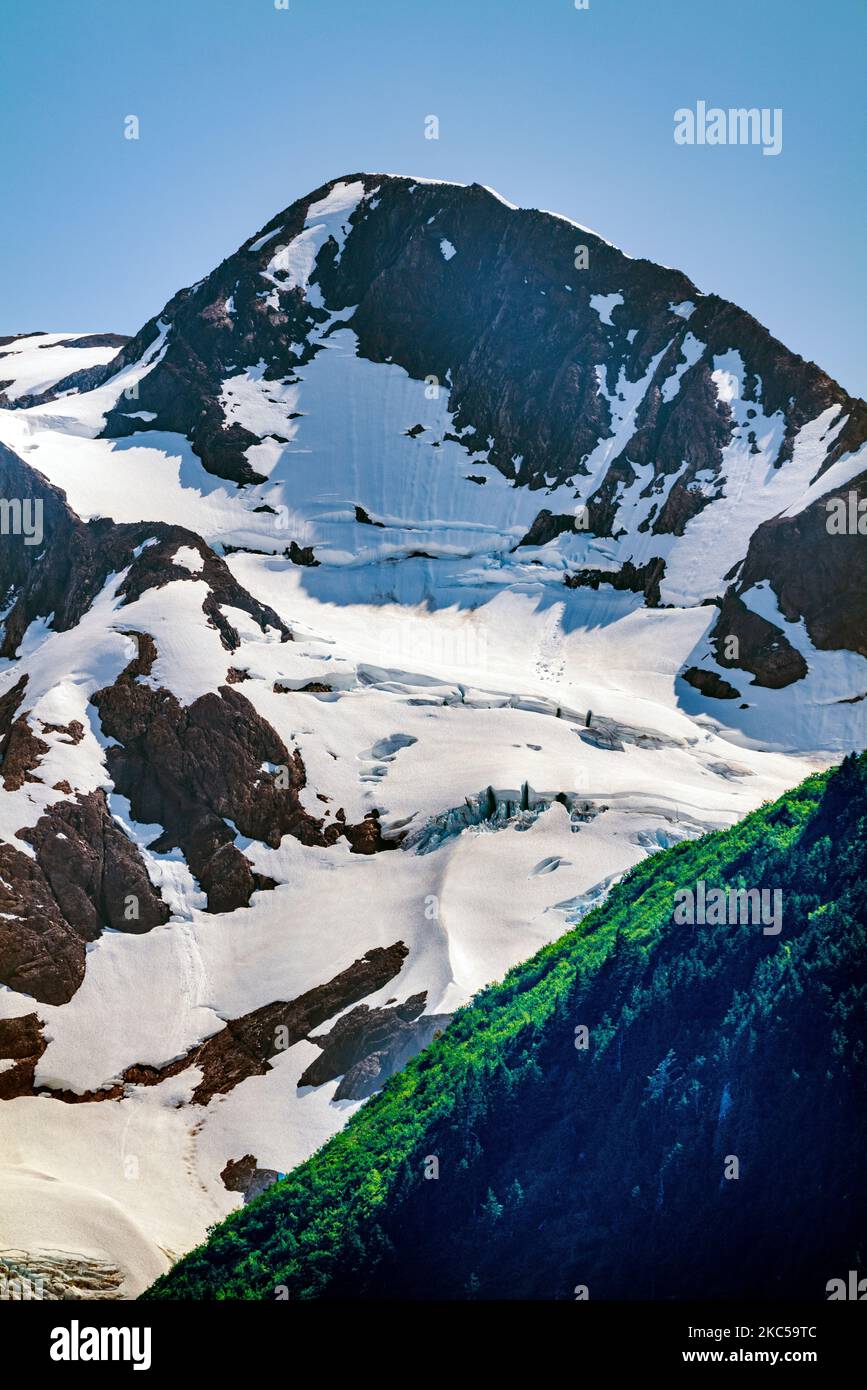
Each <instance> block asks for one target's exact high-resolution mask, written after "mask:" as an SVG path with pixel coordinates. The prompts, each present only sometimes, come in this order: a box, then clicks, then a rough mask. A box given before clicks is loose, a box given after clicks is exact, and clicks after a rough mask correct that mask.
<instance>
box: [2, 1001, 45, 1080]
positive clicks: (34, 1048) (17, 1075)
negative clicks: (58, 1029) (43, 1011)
mask: <svg viewBox="0 0 867 1390" xmlns="http://www.w3.org/2000/svg"><path fill="white" fill-rule="evenodd" d="M47 1045H48V1044H47V1043H46V1041H45V1038H44V1037H43V1036H42V1024H41V1023H40V1021H39V1017H38V1015H37V1014H24V1015H22V1016H21V1017H19V1018H0V1061H4V1062H9V1061H11V1062H14V1066H11V1067H10V1066H7V1067H5V1068H0V1100H13V1099H14V1098H15V1097H16V1096H26V1095H30V1094H31V1092H32V1090H33V1075H34V1072H35V1070H36V1063H37V1062H38V1061H39V1058H40V1057H41V1056H42V1054H43V1052H44V1051H45V1049H46V1047H47Z"/></svg>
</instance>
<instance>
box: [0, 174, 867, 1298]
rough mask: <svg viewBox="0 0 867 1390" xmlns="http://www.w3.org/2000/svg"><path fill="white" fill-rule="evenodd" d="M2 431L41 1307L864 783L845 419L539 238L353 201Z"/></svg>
mask: <svg viewBox="0 0 867 1390" xmlns="http://www.w3.org/2000/svg"><path fill="white" fill-rule="evenodd" d="M0 392H2V395H0V406H2V407H3V408H2V409H0V440H2V441H3V442H2V444H0V497H2V498H3V499H6V502H5V504H4V510H3V532H4V534H3V535H2V536H0V581H2V588H3V590H4V594H5V597H4V599H3V634H2V645H0V655H2V658H3V669H2V671H0V737H2V745H0V747H2V756H3V761H2V766H0V779H2V784H3V789H2V791H0V898H2V902H0V983H2V985H3V986H4V988H3V989H2V990H0V1096H2V1097H4V1100H3V1103H2V1105H0V1127H2V1135H3V1140H2V1143H3V1148H2V1167H0V1264H2V1263H3V1261H4V1260H6V1261H7V1263H10V1262H11V1263H13V1264H14V1263H15V1261H16V1260H17V1261H19V1263H20V1262H21V1261H25V1262H26V1261H27V1260H29V1261H30V1263H31V1264H34V1263H36V1264H38V1263H39V1261H42V1266H44V1268H45V1269H46V1270H49V1271H50V1279H51V1280H53V1281H54V1285H55V1286H56V1287H58V1288H60V1287H68V1286H70V1284H71V1286H72V1287H79V1288H82V1289H83V1288H88V1289H91V1290H92V1289H93V1288H99V1289H102V1290H103V1292H104V1293H107V1294H110V1293H112V1292H116V1291H118V1290H119V1291H120V1292H122V1293H131V1292H135V1291H136V1290H138V1289H140V1288H142V1287H143V1286H144V1284H146V1283H147V1282H149V1281H150V1279H152V1278H153V1277H155V1275H156V1274H158V1273H159V1272H160V1271H161V1270H162V1269H164V1268H165V1267H166V1264H167V1262H168V1261H169V1260H170V1259H171V1258H172V1257H174V1256H176V1255H177V1254H179V1253H180V1252H182V1251H184V1250H186V1249H188V1248H189V1247H190V1246H191V1245H193V1244H194V1243H196V1242H197V1241H198V1240H199V1239H201V1237H202V1236H203V1234H204V1232H205V1229H206V1227H207V1226H208V1225H209V1224H210V1223H212V1222H213V1221H215V1220H217V1219H218V1218H219V1217H220V1216H221V1215H223V1214H225V1213H226V1212H227V1211H229V1210H231V1209H232V1207H233V1206H235V1205H237V1204H238V1202H239V1201H241V1200H243V1199H244V1197H245V1196H249V1195H251V1194H252V1193H255V1192H256V1191H258V1190H260V1189H261V1187H262V1186H263V1185H264V1184H265V1183H267V1182H268V1181H270V1180H271V1179H272V1178H273V1175H274V1174H275V1173H279V1172H285V1171H286V1170H287V1169H289V1168H290V1167H292V1166H294V1165H295V1164H296V1163H297V1162H299V1161H300V1160H301V1159H303V1158H304V1157H306V1156H307V1155H308V1154H309V1153H310V1152H311V1151H312V1150H313V1149H314V1148H315V1147H317V1146H318V1145H319V1144H320V1143H321V1142H322V1141H323V1140H324V1139H325V1138H327V1137H328V1136H329V1135H330V1134H331V1133H333V1132H334V1131H335V1130H336V1129H337V1128H338V1127H339V1126H340V1125H341V1124H342V1123H343V1122H344V1121H345V1119H346V1117H347V1115H348V1114H350V1113H351V1112H352V1110H353V1109H354V1108H355V1107H357V1106H358V1105H359V1104H361V1103H362V1102H363V1100H364V1098H365V1097H366V1096H368V1095H369V1094H370V1093H371V1092H372V1091H373V1090H375V1089H376V1087H377V1086H378V1085H380V1084H381V1083H382V1080H383V1079H384V1078H385V1077H386V1076H387V1075H389V1074H390V1073H391V1072H392V1071H393V1070H394V1069H395V1068H396V1067H398V1066H400V1065H401V1064H402V1062H403V1061H404V1060H405V1059H406V1058H407V1057H408V1056H410V1055H411V1054H412V1053H413V1052H414V1051H417V1050H418V1049H419V1048H420V1047H422V1046H424V1045H425V1043H426V1042H427V1041H428V1040H429V1039H430V1037H431V1036H432V1034H433V1032H434V1030H435V1029H436V1028H438V1027H441V1026H442V1025H443V1022H444V1021H445V1019H447V1018H448V1016H449V1015H450V1014H451V1013H452V1012H453V1011H454V1009H455V1008H456V1007H457V1006H458V1005H460V1004H461V1003H463V1002H465V1001H466V1000H467V999H468V998H469V997H470V996H471V995H472V993H473V992H474V991H475V990H477V989H478V988H479V987H480V986H481V985H482V984H484V983H486V982H487V981H490V980H492V979H494V978H497V977H499V976H501V975H502V974H503V973H504V972H505V971H506V970H507V969H508V968H509V967H510V966H511V965H513V964H515V963H516V962H518V961H519V960H522V959H524V958H526V957H527V956H528V955H530V954H531V953H532V952H533V950H534V949H536V948H537V947H538V946H539V945H540V944H542V943H543V942H546V941H549V940H552V939H554V938H555V937H557V936H558V935H560V934H561V933H562V931H563V930H564V928H565V927H566V926H567V925H568V924H569V923H570V922H573V921H575V920H576V919H577V918H578V917H580V915H581V914H582V913H583V912H585V911H586V910H587V909H588V908H589V907H590V906H592V904H593V903H594V902H595V901H597V900H598V899H599V898H600V897H601V896H602V895H603V894H604V892H605V891H606V889H607V887H608V886H609V885H610V884H611V882H612V881H613V880H614V879H615V878H616V877H617V876H618V875H619V874H621V873H622V872H623V871H624V870H625V869H626V868H627V867H629V865H631V864H633V863H635V862H636V861H637V860H638V859H639V858H641V857H642V856H643V855H645V854H646V853H648V852H650V851H652V850H653V849H655V848H657V847H659V846H665V845H668V844H671V843H673V842H674V841H676V840H677V839H678V838H682V837H684V836H689V835H695V834H698V833H700V832H701V831H702V830H703V829H706V828H712V827H716V826H722V825H727V824H730V823H732V822H733V821H734V820H736V819H737V818H738V817H740V816H742V815H743V814H745V813H746V812H747V811H748V810H750V809H751V808H753V807H754V806H756V805H757V804H759V803H760V802H761V801H762V800H764V799H767V798H768V797H770V796H773V795H776V794H777V793H778V792H779V791H781V790H782V789H783V788H785V787H787V786H790V785H793V784H794V783H795V782H797V781H799V780H800V779H801V777H802V776H803V775H804V772H805V770H807V769H808V768H809V767H811V766H816V765H820V764H822V763H825V762H827V761H829V760H831V759H833V758H834V757H835V756H836V755H837V754H838V753H840V752H842V751H846V750H848V749H849V748H852V747H863V746H864V744H865V743H867V699H865V698H864V697H865V695H867V611H865V597H864V573H865V563H864V562H865V548H867V540H865V537H864V536H863V535H859V534H858V529H857V526H856V527H855V529H854V531H852V530H851V529H850V531H848V532H847V533H844V534H836V533H832V532H830V531H829V529H828V526H827V524H826V523H827V517H828V511H827V507H826V502H827V500H828V499H829V498H832V497H837V496H842V497H845V498H847V499H849V494H853V495H854V497H855V498H856V499H857V498H859V497H863V496H864V494H865V482H867V447H865V440H867V407H865V405H864V403H863V402H861V401H856V400H853V399H851V398H850V397H849V396H847V395H846V393H845V392H844V391H842V390H841V388H840V387H838V386H837V385H836V384H835V383H834V382H833V381H831V380H830V379H829V378H828V377H827V376H826V375H825V374H824V373H822V372H821V371H820V370H819V369H818V368H817V367H815V366H814V365H813V364H811V363H805V362H804V361H803V360H802V359H801V358H799V357H797V356H795V355H794V354H792V353H790V352H788V351H787V350H786V349H785V348H784V347H783V346H782V345H781V344H780V343H778V342H776V341H775V340H774V339H773V338H772V337H771V336H770V335H769V334H768V333H767V332H766V330H765V329H763V328H762V327H761V325H759V324H758V323H756V321H755V320H754V319H752V318H751V317H750V316H749V315H748V314H746V313H744V312H743V311H741V310H740V309H738V308H736V307H735V306H734V305H732V304H729V303H727V302H725V301H723V300H720V299H719V298H717V297H716V296H714V295H710V294H703V293H701V292H700V291H699V290H698V289H697V288H696V287H695V286H694V285H692V284H691V283H690V281H689V280H688V279H687V278H686V277H685V276H683V275H682V274H680V273H679V272H677V271H674V270H669V269H666V268H664V267H660V266H656V265H653V264H651V263H650V262H647V261H643V260H633V259H631V258H629V257H628V256H625V255H624V254H623V253H622V252H620V251H618V250H617V249H616V248H615V247H613V246H611V245H610V244H609V243H607V242H605V241H604V240H603V239H602V238H600V237H599V236H597V235H596V234H595V233H592V232H590V231H589V230H587V229H584V228H580V227H577V226H576V224H574V223H572V222H569V221H568V220H566V219H564V218H561V217H557V216H556V215H554V214H550V213H542V212H536V211H530V210H520V209H516V208H513V207H511V206H510V205H509V204H507V203H505V202H504V200H503V199H501V198H500V197H499V196H498V195H496V194H494V193H493V192H491V191H490V190H488V189H485V188H482V187H480V186H477V185H473V186H471V187H468V188H467V187H463V186H460V185H455V184H442V183H430V182H427V181H424V180H413V179H410V178H396V177H392V176H384V175H370V174H359V175H352V176H349V177H345V178H342V179H339V180H336V181H334V182H332V183H329V184H327V185H324V186H323V187H322V188H320V189H317V190H316V191H315V192H314V193H312V194H311V195H310V196H309V197H307V198H304V199H302V200H301V201H299V202H297V203H295V204H293V205H292V207H290V208H288V209H287V210H285V211H284V212H282V213H280V214H279V215H278V216H277V217H275V218H274V219H272V221H271V222H270V223H269V224H268V225H267V226H266V227H265V228H263V229H262V230H261V231H260V232H258V233H257V234H256V235H255V236H254V237H252V238H251V239H250V240H249V241H248V242H247V243H245V245H244V246H243V247H241V249H240V250H239V251H238V252H236V253H235V254H234V255H233V256H230V257H229V258H228V259H227V260H226V261H224V262H223V264H222V265H221V266H219V267H218V268H217V269H216V270H215V271H214V272H213V273H212V274H210V275H209V276H207V277H206V278H205V279H203V280H201V281H200V282H199V283H198V284H197V285H194V286H193V287H192V288H190V289H188V290H183V291H181V292H180V293H179V294H177V295H176V296H175V297H174V298H173V299H172V300H171V301H170V302H169V303H168V304H167V305H166V306H165V307H164V308H163V309H162V311H161V312H160V313H159V314H158V315H157V316H156V317H155V318H154V319H152V320H151V321H150V322H149V323H147V324H146V325H145V326H144V327H143V328H142V330H141V331H140V332H139V333H138V334H136V335H135V337H133V338H132V339H130V340H129V341H125V340H124V339H122V338H119V337H116V336H113V335H110V334H106V335H100V336H99V337H94V336H93V335H90V336H81V335H74V334H33V335H30V336H28V337H18V338H15V339H7V340H0ZM16 503H17V512H16V509H15V504H16ZM855 515H857V512H856V513H855ZM16 519H17V520H18V521H19V522H20V524H19V525H17V526H16V524H15V522H16ZM58 1252H60V1254H58ZM64 1280H65V1281H67V1283H66V1284H64V1282H63V1281H64Z"/></svg>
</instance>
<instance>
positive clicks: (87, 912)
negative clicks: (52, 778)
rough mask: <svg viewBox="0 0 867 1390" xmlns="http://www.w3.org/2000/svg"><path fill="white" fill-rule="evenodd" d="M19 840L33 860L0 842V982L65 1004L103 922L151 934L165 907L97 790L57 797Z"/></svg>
mask: <svg viewBox="0 0 867 1390" xmlns="http://www.w3.org/2000/svg"><path fill="white" fill-rule="evenodd" d="M20 838H21V839H23V840H26V841H27V842H28V843H29V844H31V845H32V846H33V849H34V852H35V858H30V856H29V855H27V854H25V853H24V852H23V851H22V850H19V849H16V848H15V847H14V846H13V845H11V844H7V843H5V842H3V843H0V983H2V984H5V985H8V986H9V987H10V988H11V989H15V990H19V991H20V992H21V993H22V994H30V995H32V996H33V998H34V999H38V1000H39V1001H40V1002H42V1003H46V1004H65V1003H66V1002H67V1001H68V1000H69V999H71V998H72V996H73V994H74V993H75V991H76V990H77V989H78V987H79V985H80V984H81V981H82V980H83V978H84V967H85V944H86V943H87V942H88V941H94V940H95V939H96V938H97V936H99V934H100V932H101V931H102V930H103V928H104V927H112V928H113V929H114V930H115V931H127V932H145V931H149V930H150V929H151V928H152V927H154V926H156V925H157V924H158V923H162V922H165V921H167V920H168V917H169V909H168V907H167V906H166V904H165V903H164V902H163V901H162V899H161V897H160V895H159V893H158V892H157V890H156V889H155V888H154V887H153V885H152V884H151V882H150V879H149V878H148V876H147V872H146V870H145V867H144V863H143V861H142V858H141V855H140V853H139V851H138V848H137V846H136V845H134V844H133V842H132V841H131V840H130V839H128V838H127V836H126V835H125V834H124V833H123V831H122V830H121V829H120V827H119V826H118V825H117V823H116V822H115V821H114V820H113V819H112V817H111V814H110V812H109V809H108V805H107V803H106V800H105V794H104V793H103V792H102V791H95V792H91V793H89V794H88V795H86V796H79V797H78V798H77V799H76V800H75V801H58V802H55V804H54V805H53V806H51V807H49V809H48V810H47V811H46V812H45V813H44V814H43V815H42V816H40V818H39V820H38V821H37V823H36V825H34V826H32V827H30V828H28V829H25V830H22V831H21V835H20Z"/></svg>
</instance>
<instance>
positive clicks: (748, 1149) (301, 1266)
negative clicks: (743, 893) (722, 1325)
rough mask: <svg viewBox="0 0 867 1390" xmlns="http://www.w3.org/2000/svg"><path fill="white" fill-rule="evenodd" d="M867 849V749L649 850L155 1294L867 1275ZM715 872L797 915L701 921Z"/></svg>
mask: <svg viewBox="0 0 867 1390" xmlns="http://www.w3.org/2000/svg"><path fill="white" fill-rule="evenodd" d="M865 865H867V755H862V756H861V757H860V758H855V757H850V758H847V759H846V761H845V762H844V763H843V765H842V766H841V767H840V768H839V769H837V770H836V771H834V772H832V773H829V774H823V775H817V776H813V777H810V778H808V780H807V781H806V782H804V783H803V784H802V785H801V786H800V787H799V788H797V789H796V790H795V791H793V792H791V793H789V794H787V795H786V796H784V797H782V798H781V799H780V800H779V801H778V802H776V803H774V804H773V805H769V806H765V807H762V808H761V809H760V810H758V811H756V812H754V813H753V814H752V815H750V816H748V817H747V818H746V819H745V820H744V821H742V822H741V823H740V824H738V825H736V826H734V827H733V828H732V829H730V830H727V831H721V832H716V833H713V834H710V835H706V836H704V837H703V838H702V839H701V840H698V841H692V842H684V843H682V844H679V845H677V846H675V847H674V848H673V849H669V850H665V851H663V852H661V853H659V854H655V855H653V856H652V857H650V858H648V859H646V860H644V861H643V862H642V863H641V864H639V865H638V866H637V867H636V868H634V869H633V870H632V871H631V872H630V873H629V874H628V876H627V877H626V878H625V879H624V880H623V881H622V882H621V883H620V884H619V885H618V886H617V887H616V888H615V889H614V890H613V891H612V893H611V894H610V896H609V897H608V899H607V900H606V902H605V903H604V904H603V905H602V907H600V908H598V909H596V910H595V911H594V912H593V913H592V914H590V915H589V916H587V917H586V918H585V919H584V920H583V921H582V922H581V923H580V925H578V926H577V927H576V928H575V929H574V930H573V931H571V932H569V933H568V934H567V935H566V936H564V937H562V938H561V939H560V940H559V941H557V942H556V943H555V944H553V945H552V946H549V947H547V948H546V949H544V950H542V951H540V952H539V953H538V955H536V956H535V957H534V958H533V959H532V960H530V961H528V962H527V963H526V964H525V965H522V966H520V967H518V968H516V969H515V970H512V971H511V972H510V973H509V975H507V976H506V978H505V979H504V980H503V981H502V982H501V983H500V984H496V985H493V986H491V987H490V988H488V989H485V990H484V991H483V992H482V993H481V994H479V995H478V996H477V997H476V998H475V999H474V1000H473V1001H472V1003H471V1004H470V1005H468V1006H467V1007H466V1008H465V1009H463V1010H461V1011H460V1012H459V1013H458V1014H457V1015H456V1016H455V1018H454V1020H453V1022H452V1024H451V1026H450V1027H449V1028H448V1029H447V1030H446V1031H445V1032H444V1033H443V1034H442V1035H441V1036H440V1037H439V1038H438V1039H436V1040H435V1041H434V1042H433V1043H432V1044H431V1046H430V1047H429V1048H427V1050H426V1051H425V1052H423V1053H421V1054H420V1055H419V1056H418V1057H416V1058H415V1059H414V1060H413V1061H412V1062H411V1063H410V1064H409V1065H408V1066H407V1067H406V1068H405V1069H404V1070H403V1071H402V1072H401V1073H400V1074H398V1075H397V1076H395V1077H393V1078H392V1079H391V1080H390V1081H389V1082H388V1084H387V1085H386V1086H385V1088H384V1089H383V1091H382V1092H381V1093H380V1094H379V1095H378V1096H376V1097H374V1098H373V1099H372V1100H371V1101H370V1102H369V1103H368V1104H367V1105H366V1106H364V1107H363V1109H361V1110H360V1111H359V1112H358V1113H357V1114H356V1115H355V1116H354V1118H353V1119H352V1120H351V1122H350V1123H349V1124H348V1125H347V1127H346V1129H345V1130H343V1131H342V1132H341V1133H340V1134H338V1135H337V1136H336V1137H335V1138H334V1139H332V1140H331V1141H330V1142H329V1143H328V1144H326V1145H325V1146H324V1147H323V1148H322V1149H321V1150H320V1151H319V1152H318V1153H317V1154H315V1155H314V1156H313V1157H312V1158H311V1159H309V1160H308V1161H307V1162H306V1163H304V1164H302V1165H301V1167H299V1168H298V1169H296V1170H295V1171H294V1172H293V1173H292V1174H290V1175H289V1177H287V1178H286V1179H285V1180H284V1181H282V1182H280V1183H278V1184H275V1185H274V1186H273V1187H271V1188H269V1189H268V1191H267V1192H266V1193H264V1194H263V1195H262V1196H261V1197H260V1198H259V1199H258V1200H257V1201H255V1202H253V1203H252V1204H251V1205H250V1206H249V1207H247V1208H245V1209H244V1210H242V1211H239V1212H237V1213H235V1214H233V1215H232V1216H231V1217H229V1218H228V1219H227V1220H226V1221H224V1222H223V1223H222V1224H221V1225H220V1226H218V1227H216V1228H215V1229H214V1231H213V1232H212V1234H211V1236H210V1239H209V1240H208V1242H207V1244H205V1245H203V1246H201V1247H200V1248H199V1249H198V1250H195V1251H193V1252H192V1253H191V1254H190V1255H188V1256H187V1257H186V1258H185V1259H183V1260H181V1261H180V1262H179V1263H178V1265H176V1266H175V1268H174V1269H173V1270H171V1271H170V1272H169V1273H168V1274H167V1275H165V1276H164V1277H163V1278H162V1279H160V1280H159V1281H158V1282H157V1283H156V1284H155V1285H154V1286H153V1288H152V1289H151V1290H149V1292H148V1294H146V1295H145V1297H149V1298H208V1299H210V1298H254V1299H255V1298H267V1299H273V1298H275V1297H278V1296H279V1297H286V1296H288V1297H289V1298H293V1299H295V1298H561V1299H571V1298H573V1297H575V1293H574V1290H575V1288H576V1286H579V1285H586V1286H587V1287H588V1288H589V1295H590V1297H591V1298H616V1297H620V1298H640V1297H649V1298H670V1297H675V1298H676V1297H725V1296H743V1297H762V1296H764V1297H774V1296H779V1297H783V1296H793V1295H794V1296H800V1297H804V1298H822V1297H824V1296H825V1295H824V1288H825V1284H826V1282H827V1280H828V1279H830V1278H833V1277H838V1276H845V1274H846V1271H847V1270H848V1269H850V1268H858V1267H859V1260H860V1267H861V1271H862V1273H867V1248H865V1246H867V1241H865V1236H867V1230H865V1183H864V1152H865V1128H864V1117H865V1105H864V1101H865V1094H864V1092H865V1076H867V1068H865V1060H867V1058H865V1044H864V1013H865V1000H867V971H865V960H867V953H865V930H867V895H865V884H864V873H865ZM699 880H704V881H705V883H706V884H707V885H708V886H709V887H710V886H711V885H719V886H725V887H728V888H747V889H754V888H759V889H762V888H764V889H769V890H775V889H780V890H782V893H783V902H784V911H783V927H782V932H781V933H780V935H778V936H773V935H764V934H763V932H762V927H761V925H756V924H754V923H749V924H740V925H721V926H701V925H698V926H678V925H676V924H675V923H674V921H673V911H674V895H675V892H676V891H677V890H678V889H682V888H685V887H692V886H693V885H695V884H696V883H697V882H698V881H699ZM581 1025H585V1026H586V1027H587V1028H588V1029H589V1042H588V1046H587V1047H586V1048H584V1049H582V1048H581V1047H579V1046H576V1028H579V1027H580V1026H581ZM577 1041H578V1042H580V1036H579V1037H578V1039H577ZM431 1156H435V1157H436V1158H437V1159H438V1160H439V1177H438V1178H436V1179H431V1178H429V1177H426V1176H425V1174H426V1172H430V1170H431V1167H432V1165H431V1164H430V1163H427V1164H426V1162H425V1160H426V1159H428V1158H429V1157H431ZM732 1159H736V1160H737V1164H736V1165H735V1164H733V1163H732ZM735 1167H738V1168H739V1175H738V1177H737V1178H732V1177H730V1176H726V1174H727V1173H731V1172H732V1171H733V1169H734V1168H735ZM278 1289H279V1290H280V1292H279V1293H277V1290H278Z"/></svg>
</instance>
